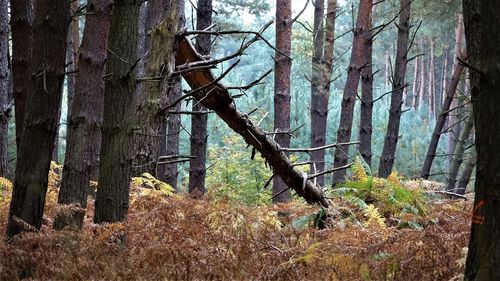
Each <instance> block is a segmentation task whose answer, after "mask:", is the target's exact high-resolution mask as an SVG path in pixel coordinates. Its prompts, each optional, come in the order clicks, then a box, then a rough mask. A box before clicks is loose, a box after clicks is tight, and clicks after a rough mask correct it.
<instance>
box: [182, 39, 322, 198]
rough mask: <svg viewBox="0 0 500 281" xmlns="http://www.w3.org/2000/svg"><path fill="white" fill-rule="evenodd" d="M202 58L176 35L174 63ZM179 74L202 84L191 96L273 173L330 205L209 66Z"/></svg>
mask: <svg viewBox="0 0 500 281" xmlns="http://www.w3.org/2000/svg"><path fill="white" fill-rule="evenodd" d="M202 60H203V58H201V57H200V56H199V55H198V54H197V53H196V52H195V51H194V47H193V46H192V45H191V43H190V42H189V41H188V40H187V39H186V38H180V42H179V48H178V52H177V56H176V63H177V64H178V65H180V64H184V63H187V62H188V63H189V62H196V61H202ZM183 77H184V79H185V80H186V82H187V83H188V84H189V85H190V86H191V88H193V89H200V88H201V87H204V88H203V91H196V92H195V93H193V96H194V98H196V99H197V100H201V101H200V102H201V103H202V104H203V105H204V106H205V107H207V108H208V109H210V110H213V111H215V113H216V114H217V115H218V116H219V117H220V118H221V119H222V120H223V121H224V122H226V123H227V124H228V126H229V127H230V128H231V129H233V130H234V131H235V132H236V133H238V134H240V135H241V136H242V137H243V139H244V140H245V142H246V143H247V144H249V145H252V146H253V147H254V148H255V149H256V150H257V151H259V152H260V153H261V155H262V157H264V158H265V159H266V161H267V163H269V164H270V166H271V167H272V168H273V169H274V173H275V174H276V175H278V176H280V177H281V179H283V181H284V182H285V183H286V184H287V185H288V186H289V187H290V188H292V189H293V190H295V191H296V192H297V194H298V195H299V196H302V197H303V198H304V199H305V200H306V202H308V203H320V204H321V205H323V206H325V207H329V206H331V202H330V200H329V199H327V198H326V197H325V194H324V193H323V190H322V189H321V187H319V186H317V185H315V184H313V183H312V182H311V181H310V180H308V179H304V177H303V174H302V173H301V172H299V171H298V170H297V169H296V168H295V167H293V164H292V162H291V161H290V160H289V159H288V157H287V156H286V154H285V153H284V152H283V151H282V150H281V146H280V145H279V144H278V143H277V142H275V141H274V140H273V138H272V137H271V136H269V135H267V134H266V133H265V132H263V131H262V130H261V129H260V128H259V127H257V126H256V125H254V124H253V123H252V121H251V120H250V119H248V115H246V114H244V113H242V112H240V111H238V110H237V109H236V106H235V104H234V100H233V99H232V98H231V96H230V94H229V92H228V90H227V89H226V88H224V87H223V86H222V85H220V84H219V83H216V81H215V78H214V77H213V75H212V74H211V72H210V70H208V69H205V70H197V71H192V72H189V73H185V74H184V75H183ZM206 93H209V94H208V95H207V94H206Z"/></svg>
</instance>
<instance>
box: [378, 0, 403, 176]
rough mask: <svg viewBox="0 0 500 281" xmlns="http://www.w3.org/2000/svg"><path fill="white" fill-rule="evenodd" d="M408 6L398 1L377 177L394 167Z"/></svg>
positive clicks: (384, 174) (401, 93)
mask: <svg viewBox="0 0 500 281" xmlns="http://www.w3.org/2000/svg"><path fill="white" fill-rule="evenodd" d="M410 5H411V0H401V1H400V11H401V13H400V14H399V24H398V25H397V27H398V43H397V50H396V64H395V66H394V77H393V78H392V81H393V82H392V91H393V92H392V94H391V107H390V110H389V122H388V123H387V132H386V135H385V141H384V148H383V149H382V155H381V157H380V164H379V169H378V175H379V177H383V178H385V177H388V176H389V174H390V173H391V171H392V167H393V165H394V156H395V154H396V147H397V144H398V139H399V124H400V121H401V106H402V105H403V100H402V98H403V91H404V88H405V87H406V85H405V74H406V64H407V63H408V59H407V54H408V38H409V35H410Z"/></svg>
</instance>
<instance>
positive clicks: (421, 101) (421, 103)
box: [418, 38, 425, 108]
mask: <svg viewBox="0 0 500 281" xmlns="http://www.w3.org/2000/svg"><path fill="white" fill-rule="evenodd" d="M418 45H419V48H420V51H421V52H423V51H424V38H420V40H419V44H418ZM424 100H425V57H420V87H419V93H418V108H422V107H423V106H424Z"/></svg>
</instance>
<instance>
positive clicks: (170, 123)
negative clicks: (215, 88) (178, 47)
mask: <svg viewBox="0 0 500 281" xmlns="http://www.w3.org/2000/svg"><path fill="white" fill-rule="evenodd" d="M181 1H183V0H181ZM176 79H178V80H177V81H176V82H175V84H174V88H173V89H172V91H171V95H170V97H169V101H170V102H169V103H171V102H173V101H175V100H177V99H179V98H180V97H181V95H182V88H181V86H182V85H181V79H180V78H176ZM180 109H181V103H177V104H176V106H174V107H172V111H180ZM180 132H181V116H180V114H168V115H167V130H166V133H167V149H166V151H165V155H179V135H180ZM164 167H165V173H164V176H165V179H164V181H165V182H166V183H168V184H170V185H171V186H172V187H173V188H174V189H175V190H177V191H179V188H178V185H177V178H178V176H179V170H178V168H177V163H172V164H164Z"/></svg>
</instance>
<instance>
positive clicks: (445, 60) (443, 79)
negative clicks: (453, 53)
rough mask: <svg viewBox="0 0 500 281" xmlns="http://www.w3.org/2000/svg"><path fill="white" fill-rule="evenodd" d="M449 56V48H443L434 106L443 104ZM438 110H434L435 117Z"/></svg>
mask: <svg viewBox="0 0 500 281" xmlns="http://www.w3.org/2000/svg"><path fill="white" fill-rule="evenodd" d="M449 56H450V50H449V49H448V47H447V48H445V50H444V58H443V72H442V74H441V91H440V93H439V98H438V100H437V101H436V107H437V106H439V107H441V106H442V105H443V100H444V96H445V94H446V87H447V85H448V58H449ZM438 116H439V115H438V112H437V110H436V119H437V117H438Z"/></svg>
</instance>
